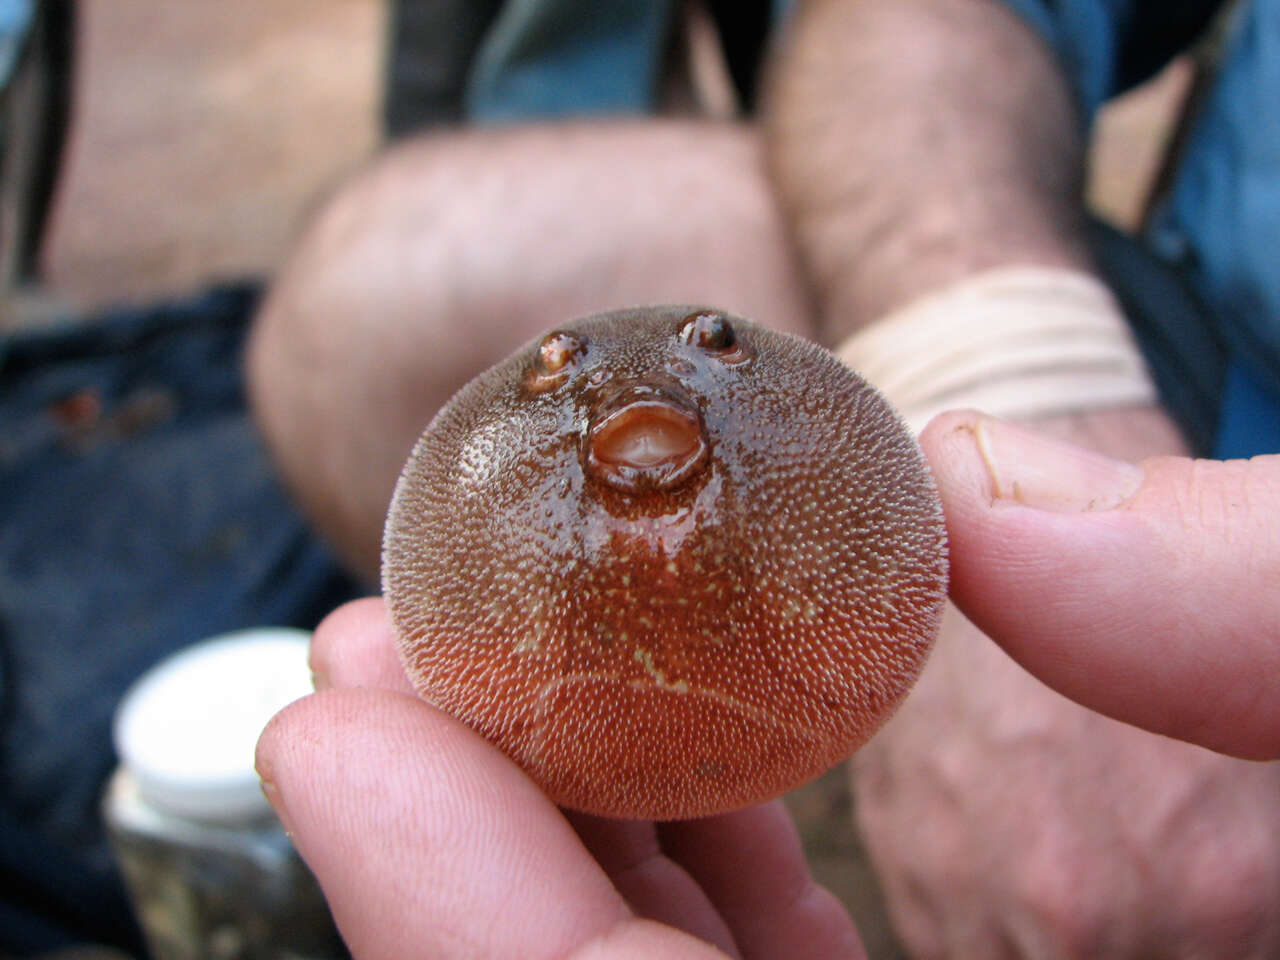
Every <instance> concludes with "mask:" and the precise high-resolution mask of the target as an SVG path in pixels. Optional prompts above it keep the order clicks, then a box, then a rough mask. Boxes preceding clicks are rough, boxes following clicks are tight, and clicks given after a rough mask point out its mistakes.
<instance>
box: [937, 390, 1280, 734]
mask: <svg viewBox="0 0 1280 960" xmlns="http://www.w3.org/2000/svg"><path fill="white" fill-rule="evenodd" d="M921 443H922V444H923V446H924V448H925V452H926V455H927V456H928V457H929V461H930V464H931V465H932V467H933V470H934V474H935V476H936V477H937V479H938V485H939V490H940V492H941V494H942V500H943V505H944V509H945V511H946V516H947V530H948V534H949V536H950V540H951V550H952V574H951V576H952V587H951V591H952V597H953V598H954V599H955V601H956V602H957V604H958V605H959V606H960V607H961V608H962V609H963V610H964V612H965V613H966V614H967V615H968V616H969V617H970V618H971V619H972V620H973V621H974V622H975V623H976V624H977V625H978V626H979V627H981V628H982V629H983V630H984V631H985V632H986V633H987V634H989V635H990V636H991V637H992V638H993V639H995V640H996V641H997V642H999V643H1000V644H1001V645H1002V646H1004V647H1005V649H1006V650H1008V651H1009V653H1010V654H1012V655H1013V657H1014V658H1015V659H1017V660H1018V661H1019V662H1021V663H1022V664H1023V666H1025V667H1026V668H1027V669H1028V670H1030V671H1031V672H1032V673H1034V674H1035V675H1036V676H1038V677H1039V678H1040V679H1041V680H1043V681H1044V682H1045V683H1047V684H1049V685H1050V686H1052V687H1055V688H1056V689H1058V690H1059V691H1060V692H1062V693H1064V694H1066V695H1067V696H1069V697H1071V698H1073V699H1075V700H1077V701H1078V702H1080V703H1082V704H1084V705H1085V706H1088V707H1091V708H1093V709H1095V710H1098V711H1100V712H1102V713H1106V714H1109V715H1110V716H1113V717H1116V718H1118V719H1121V720H1125V721H1127V722H1130V723H1135V724H1137V725H1139V726H1142V727H1145V728H1147V729H1149V730H1154V731H1156V732H1158V733H1163V734H1167V735H1169V736H1174V737H1178V738H1181V739H1185V740H1190V741H1192V742H1195V743H1199V744H1201V745H1203V746H1207V747H1211V748H1213V749H1216V750H1220V751H1222V752H1225V753H1231V754H1234V755H1237V756H1241V757H1247V758H1251V759H1269V758H1275V757H1280V586H1278V585H1280V457H1257V458H1254V459H1253V460H1250V461H1233V462H1229V463H1219V462H1214V461H1193V460H1189V459H1183V458H1173V457H1167V458H1158V459H1154V460H1147V461H1144V462H1143V464H1142V465H1141V467H1136V466H1133V465H1130V464H1124V463H1120V462H1116V461H1111V460H1109V459H1106V458H1103V457H1100V456H1098V455H1096V454H1093V453H1090V452H1087V451H1083V450H1080V449H1077V448H1074V447H1068V446H1064V445H1062V444H1059V443H1057V442H1056V441H1051V440H1048V439H1046V438H1044V437H1041V436H1040V435H1038V434H1035V433H1033V432H1032V431H1030V430H1028V429H1026V428H1023V427H1015V426H1012V425H1010V424H1007V423H1003V422H1000V421H996V420H992V419H990V418H987V417H985V416H982V415H980V414H975V413H968V412H961V413H953V414H944V415H943V416H941V417H939V418H937V419H935V420H934V421H933V423H931V424H930V425H929V427H928V428H927V429H926V430H925V432H924V434H923V435H922V437H921Z"/></svg>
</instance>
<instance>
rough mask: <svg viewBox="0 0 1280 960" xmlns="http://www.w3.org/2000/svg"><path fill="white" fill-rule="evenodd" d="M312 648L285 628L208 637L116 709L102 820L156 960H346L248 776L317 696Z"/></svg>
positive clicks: (142, 682) (146, 679)
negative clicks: (265, 734)
mask: <svg viewBox="0 0 1280 960" xmlns="http://www.w3.org/2000/svg"><path fill="white" fill-rule="evenodd" d="M309 640H310V635H309V634H308V633H306V632H305V631H301V630H291V629H283V628H270V629H256V630H246V631H241V632H238V633H232V634H226V635H223V636H220V637H214V638H211V639H209V640H206V641H203V642H201V643H198V644H196V645H195V646H192V647H189V648H187V649H186V650H183V651H180V652H178V653H176V654H174V655H172V656H170V657H169V658H167V659H166V660H163V661H162V662H160V663H159V664H157V665H156V666H155V667H153V668H152V669H151V670H149V671H147V673H145V674H144V675H143V676H142V677H140V678H139V679H138V680H137V681H136V682H135V683H134V684H133V686H132V687H130V688H129V690H128V692H127V693H126V694H125V696H124V698H123V699H122V700H121V702H120V706H119V707H118V709H117V711H116V716H115V729H114V736H115V744H116V750H117V752H118V754H119V756H120V766H119V767H118V768H117V770H116V771H115V773H114V775H113V776H112V778H111V781H110V783H109V785H108V787H107V792H106V797H105V800H104V815H105V818H106V823H107V831H108V835H109V836H110V838H111V843H112V847H113V849H114V850H115V853H116V856H117V859H118V861H119V863H120V867H121V871H122V873H123V874H124V877H125V882H126V884H127V886H128V887H129V891H130V895H131V897H132V899H133V902H134V905H135V908H136V910H137V913H138V919H139V922H140V924H141V926H142V929H143V932H144V935H145V936H146V938H147V942H148V946H149V947H150V949H151V952H152V954H153V956H154V958H155V960H286V958H288V960H330V958H341V957H346V956H347V952H346V950H345V948H344V947H343V945H342V941H341V939H340V938H339V937H338V934H337V932H336V930H335V929H334V926H333V921H332V919H331V918H330V916H329V911H328V908H327V906H326V905H325V902H324V898H323V896H322V895H321V893H320V890H319V888H318V886H317V885H316V882H315V879H314V878H313V877H312V875H311V873H310V871H309V870H308V869H307V867H306V865H305V864H304V863H303V862H302V860H301V859H300V858H299V857H298V855H297V852H296V851H295V850H294V848H293V844H292V843H291V842H290V841H289V838H288V837H287V836H286V834H285V832H284V829H283V828H282V827H281V825H280V822H279V820H277V819H276V817H275V814H274V813H273V812H272V810H271V806H270V804H268V803H267V800H266V798H265V797H264V796H263V794H262V790H261V788H260V786H259V782H258V776H257V774H256V772H255V771H254V765H253V758H254V746H255V744H256V743H257V739H258V735H259V734H260V733H261V732H262V729H263V727H264V726H266V723H267V721H268V720H270V719H271V717H272V716H273V715H274V714H275V713H276V712H277V711H278V710H280V709H281V708H282V707H284V706H286V705H287V704H288V703H290V702H292V701H293V700H296V699H297V698H299V697H302V696H305V695H306V694H308V693H310V692H311V674H310V670H309V668H308V665H307V647H308V643H309Z"/></svg>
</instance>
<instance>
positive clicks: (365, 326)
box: [248, 121, 811, 583]
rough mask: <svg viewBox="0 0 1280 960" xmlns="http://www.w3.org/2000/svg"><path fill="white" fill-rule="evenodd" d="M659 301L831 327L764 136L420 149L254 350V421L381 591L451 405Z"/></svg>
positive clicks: (379, 171) (299, 258)
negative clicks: (387, 554) (420, 441)
mask: <svg viewBox="0 0 1280 960" xmlns="http://www.w3.org/2000/svg"><path fill="white" fill-rule="evenodd" d="M644 303H710V304H716V305H717V306H721V307H722V308H724V309H726V310H730V311H732V312H735V313H738V314H740V315H742V316H746V317H752V318H755V317H758V318H760V320H761V322H763V323H766V324H768V325H770V326H773V327H775V328H778V329H783V330H788V331H790V332H795V333H803V334H808V333H811V324H810V322H809V316H810V311H809V306H808V302H807V299H806V292H805V288H804V285H803V283H802V281H801V279H800V275H799V273H798V272H797V271H796V270H795V269H794V264H793V262H792V259H791V251H790V246H789V240H788V239H787V237H786V234H785V231H784V228H783V225H782V221H781V219H780V217H779V214H778V210H777V206H776V204H775V203H774V201H773V198H772V195H771V193H770V192H769V190H768V187H767V184H766V181H765V178H764V171H763V164H762V161H761V156H760V151H759V142H758V140H757V138H756V137H755V136H754V134H753V133H751V132H750V131H748V130H746V129H744V128H741V127H736V126H730V125H712V124H699V123H688V122H677V121H671V122H660V123H659V122H626V123H595V124H581V125H568V126H550V127H547V126H544V127H525V128H515V129H508V130H498V131H484V132H469V133H465V134H462V133H459V134H450V135H447V136H441V137H436V138H430V139H423V140H419V141H415V142H411V143H408V144H406V145H405V146H403V147H400V148H397V149H396V150H394V151H392V152H391V153H390V154H388V155H387V156H386V157H385V158H384V159H383V160H381V161H380V162H379V163H377V164H376V165H375V166H374V167H373V168H372V169H370V170H368V171H367V172H366V173H365V174H364V175H363V176H362V177H360V178H359V179H358V180H357V181H356V182H355V183H353V184H351V185H350V186H349V187H347V188H346V189H345V190H344V191H342V192H341V193H340V194H339V195H338V196H337V197H335V198H334V199H333V201H332V202H330V203H329V204H328V205H327V206H326V207H325V208H324V209H323V210H322V211H321V212H320V214H319V215H318V216H317V217H316V219H315V222H314V223H313V224H312V226H311V228H310V230H308V231H307V233H306V235H305V236H304V237H303V239H302V241H301V243H300V244H299V246H298V249H297V251H296V252H295V254H294V255H293V257H292V259H291V261H290V263H289V264H288V266H287V267H286V269H285V270H284V273H283V275H282V276H281V277H280V279H279V280H278V282H277V283H276V284H275V286H274V288H273V290H272V292H271V295H270V297H269V299H268V301H267V303H266V306H265V308H264V309H263V311H262V313H261V316H260V317H259V318H258V321H257V325H256V330H255V335H254V338H253V342H252V343H251V345H250V348H249V356H248V374H249V383H250V389H251V394H252V399H253V402H254V409H255V411H256V413H257V416H258V418H259V421H260V423H261V425H262V427H263V430H264V431H265V433H266V436H267V438H268V440H269V442H270V443H271V446H272V448H273V451H274V453H275V454H276V457H277V460H278V461H279V463H280V466H281V468H282V470H283V472H284V474H285V476H286V478H287V479H288V481H289V483H290V484H291V486H292V487H293V489H294V491H295V492H296V493H297V495H298V496H299V497H300V499H301V501H302V502H303V504H304V506H305V507H306V508H307V509H308V511H309V512H310V513H311V515H312V516H313V517H315V519H316V521H317V523H318V524H319V525H320V527H321V529H322V531H323V532H324V533H326V534H327V535H328V536H329V537H330V538H331V539H332V541H333V542H334V543H335V544H336V545H337V546H338V548H339V549H340V550H341V552H342V554H343V555H344V556H345V557H346V558H347V559H348V560H349V561H350V562H351V564H352V565H353V566H354V568H355V569H356V570H357V571H359V572H360V573H361V574H363V575H364V576H365V577H366V578H367V579H368V580H369V582H370V583H375V582H376V581H377V571H378V550H379V544H380V542H381V532H382V523H383V519H384V518H385V516H386V508H387V502H388V501H389V500H390V497H391V490H392V487H393V486H394V485H395V481H396V477H397V476H398V475H399V472H400V467H401V465H402V464H403V463H404V461H405V459H406V458H407V456H408V454H409V450H410V448H411V447H412V445H413V441H414V440H415V439H417V437H418V434H419V433H421V432H422V429H423V427H424V426H425V425H426V423H427V421H428V420H429V419H430V418H431V416H432V414H434V413H435V411H436V409H438V408H439V407H440V405H441V404H443V403H444V401H445V400H447V399H448V398H449V397H450V396H451V395H452V394H453V392H454V391H455V390H457V389H458V388H459V387H461V386H462V385H463V384H464V383H465V382H466V381H467V380H469V379H471V377H473V376H474V375H475V374H477V373H479V372H480V371H481V370H483V369H484V368H485V367H488V366H490V365H491V364H493V363H496V362H497V361H498V360H500V359H502V358H503V357H505V356H507V355H508V354H509V353H511V352H512V351H514V350H515V349H516V348H517V347H518V346H520V345H522V344H523V343H524V342H525V341H527V340H529V339H531V338H532V337H534V336H535V335H537V334H539V333H542V332H544V331H545V330H547V329H549V328H551V327H553V326H555V325H557V324H560V323H563V322H564V321H565V320H566V319H568V318H573V317H579V316H585V315H586V314H589V313H593V312H598V311H601V310H607V309H612V308H614V307H617V306H618V305H619V304H626V305H631V304H644ZM375 425H376V427H375Z"/></svg>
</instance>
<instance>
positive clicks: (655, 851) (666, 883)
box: [565, 812, 740, 957]
mask: <svg viewBox="0 0 1280 960" xmlns="http://www.w3.org/2000/svg"><path fill="white" fill-rule="evenodd" d="M565 816H566V818H567V819H568V821H569V823H570V824H571V825H572V826H573V828H574V830H575V831H576V832H577V834H578V836H579V837H580V838H581V840H582V842H583V844H584V845H585V846H586V848H587V850H588V851H589V852H590V853H591V855H592V856H593V857H595V859H596V862H597V863H599V864H600V866H601V868H602V869H603V870H604V872H605V874H606V875H607V876H608V877H609V880H610V881H611V882H612V883H613V886H614V889H616V890H617V891H618V892H619V893H621V894H622V896H623V898H624V899H625V900H626V901H627V905H628V906H629V907H631V910H632V911H633V912H634V913H635V914H636V915H637V916H641V917H647V918H648V919H650V920H657V921H658V922H660V923H665V924H667V925H669V926H672V927H676V928H678V929H680V930H684V931H686V932H688V933H691V934H692V935H693V936H695V937H698V938H699V939H700V940H705V941H706V942H707V943H712V944H715V945H716V946H717V947H719V948H720V949H721V950H723V951H724V952H725V953H727V954H729V955H730V956H733V957H737V956H740V954H739V953H738V950H737V947H736V946H735V945H734V942H733V935H732V934H731V933H730V932H729V927H728V925H727V924H726V923H725V922H724V920H723V919H722V918H721V916H720V915H719V914H718V913H717V912H716V908H715V906H714V905H713V904H712V903H711V900H710V899H709V898H708V897H707V895H706V894H705V893H704V892H703V891H702V889H701V888H700V887H699V886H698V884H697V882H696V881H695V880H694V879H693V877H691V876H690V875H689V874H688V873H687V872H686V871H685V870H684V868H683V867H681V866H680V865H679V864H677V863H676V862H675V861H674V860H672V859H670V858H669V857H668V856H667V855H666V854H665V853H663V851H662V847H661V846H660V845H659V843H658V832H657V830H656V829H655V828H654V825H653V824H652V823H650V822H649V821H646V820H609V819H606V818H604V817H593V816H590V815H588V814H585V813H576V812H566V814H565Z"/></svg>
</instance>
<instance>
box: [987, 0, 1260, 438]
mask: <svg viewBox="0 0 1280 960" xmlns="http://www.w3.org/2000/svg"><path fill="white" fill-rule="evenodd" d="M1006 2H1007V3H1009V5H1010V6H1011V7H1013V8H1014V9H1016V10H1017V11H1018V12H1020V13H1021V14H1023V15H1024V16H1025V17H1026V19H1027V20H1028V22H1029V23H1031V24H1032V25H1033V26H1034V27H1035V28H1036V29H1038V30H1039V31H1040V32H1041V33H1042V34H1043V35H1044V37H1045V38H1046V40H1047V41H1048V42H1049V44H1050V46H1051V47H1052V48H1053V49H1054V51H1055V52H1056V53H1057V55H1058V57H1059V59H1060V61H1061V63H1062V64H1063V66H1064V68H1065V69H1066V71H1067V74H1068V76H1069V78H1070V79H1071V81H1072V83H1073V84H1074V87H1075V90H1076V91H1077V94H1078V96H1079V100H1080V103H1081V105H1082V107H1083V112H1084V115H1085V118H1086V119H1091V118H1092V116H1093V113H1094V112H1095V111H1096V110H1097V108H1098V107H1099V106H1100V105H1101V104H1102V102H1103V101H1105V100H1106V99H1108V98H1109V97H1112V96H1114V95H1116V94H1118V93H1121V92H1123V91H1124V90H1125V89H1127V88H1128V87H1129V86H1131V85H1133V84H1134V83H1137V82H1139V81H1141V80H1143V79H1145V78H1146V77H1147V76H1149V75H1150V74H1151V73H1152V72H1154V71H1155V70H1158V69H1159V68H1160V67H1161V66H1163V65H1164V64H1165V63H1167V62H1168V61H1169V59H1171V58H1172V57H1173V56H1175V55H1176V54H1178V53H1180V52H1181V51H1182V50H1183V49H1184V47H1185V46H1186V44H1187V43H1188V42H1189V41H1190V40H1191V39H1193V38H1194V37H1195V36H1196V35H1197V34H1198V33H1199V32H1201V31H1202V30H1203V28H1204V26H1205V24H1206V23H1208V22H1209V21H1210V20H1211V18H1212V17H1213V16H1214V15H1216V14H1218V13H1219V8H1222V7H1223V6H1224V4H1222V3H1220V2H1210V0H1200V2H1196V0H1176V2H1161V0H1006ZM1193 123H1194V126H1193V127H1192V128H1191V131H1190V135H1189V138H1188V140H1187V142H1186V147H1185V149H1184V151H1183V153H1182V155H1181V157H1180V158H1179V165H1178V169H1177V174H1176V177H1175V178H1174V180H1173V181H1172V183H1171V185H1170V188H1169V190H1168V193H1167V194H1166V195H1165V196H1163V197H1161V198H1159V200H1158V202H1157V205H1156V206H1155V208H1154V210H1153V213H1152V216H1151V218H1150V223H1149V226H1148V228H1147V230H1146V231H1145V234H1144V236H1143V237H1142V238H1141V239H1142V241H1143V243H1144V245H1145V246H1146V248H1147V249H1148V250H1149V251H1150V252H1151V253H1152V254H1153V255H1154V256H1155V257H1156V258H1158V259H1160V260H1161V261H1163V262H1164V263H1165V264H1167V265H1168V267H1169V268H1170V269H1171V270H1173V271H1174V272H1176V273H1177V274H1178V275H1179V276H1181V277H1183V278H1185V281H1186V282H1187V284H1188V285H1189V287H1190V288H1191V290H1192V291H1193V292H1194V295H1195V297H1196V299H1197V300H1198V301H1199V302H1200V303H1202V304H1203V305H1204V307H1205V311H1204V317H1205V320H1204V323H1205V326H1204V327H1203V328H1202V329H1200V330H1196V331H1189V332H1187V334H1186V336H1185V340H1186V343H1187V349H1185V350H1180V351H1175V354H1172V355H1164V356H1152V355H1149V359H1150V360H1151V362H1152V365H1153V367H1154V368H1155V372H1156V376H1157V379H1158V380H1161V381H1162V382H1163V383H1166V384H1168V383H1171V382H1173V381H1175V380H1176V379H1177V377H1178V376H1179V375H1184V374H1185V373H1186V371H1188V370H1190V371H1192V374H1193V376H1194V377H1195V378H1197V379H1199V380H1201V381H1216V382H1218V383H1219V384H1222V385H1225V384H1227V383H1228V382H1230V383H1231V384H1233V385H1234V387H1233V389H1231V390H1224V391H1223V392H1222V393H1220V394H1219V395H1217V396H1215V397H1214V398H1213V404H1212V406H1211V407H1205V408H1202V409H1200V410H1199V411H1198V412H1197V413H1196V417H1197V418H1198V419H1200V420H1208V421H1211V422H1212V423H1213V424H1214V427H1213V429H1212V431H1211V434H1212V435H1211V436H1209V437H1208V438H1207V440H1206V442H1205V443H1203V444H1201V445H1200V451H1199V452H1201V453H1213V454H1215V455H1219V456H1226V455H1233V456H1241V455H1252V454H1256V453H1268V452H1274V451H1276V450H1280V445H1277V438H1276V436H1275V434H1274V432H1273V431H1270V430H1269V429H1268V424H1270V423H1274V421H1275V418H1276V416H1277V415H1280V253H1278V251H1280V0H1252V2H1245V3H1243V4H1241V6H1240V7H1239V9H1238V10H1236V11H1234V13H1233V17H1232V20H1231V22H1230V23H1229V24H1228V27H1227V30H1226V36H1225V47H1224V49H1223V51H1222V56H1221V60H1220V62H1219V64H1218V69H1217V74H1216V76H1215V78H1214V82H1213V86H1212V89H1211V90H1210V92H1209V95H1208V97H1207V98H1206V99H1205V101H1204V103H1203V105H1202V107H1201V108H1200V110H1199V112H1198V114H1197V115H1196V116H1195V117H1194V118H1193ZM1175 333H1176V332H1175ZM1210 343H1211V344H1213V349H1209V350H1203V349H1198V347H1203V346H1204V345H1205V344H1210ZM1171 356H1172V357H1173V358H1174V359H1173V360H1172V361H1171V359H1170V357H1171ZM1171 364H1172V365H1171ZM1179 369H1181V371H1182V374H1180V373H1179V372H1178V370H1179ZM1245 385H1247V389H1246V388H1245ZM1184 425H1185V422H1184ZM1250 436H1254V437H1255V438H1256V439H1255V440H1254V441H1250V442H1246V440H1247V438H1248V437H1250ZM1221 437H1229V438H1230V442H1229V443H1227V442H1225V441H1224V442H1222V443H1220V442H1219V438H1221Z"/></svg>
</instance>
